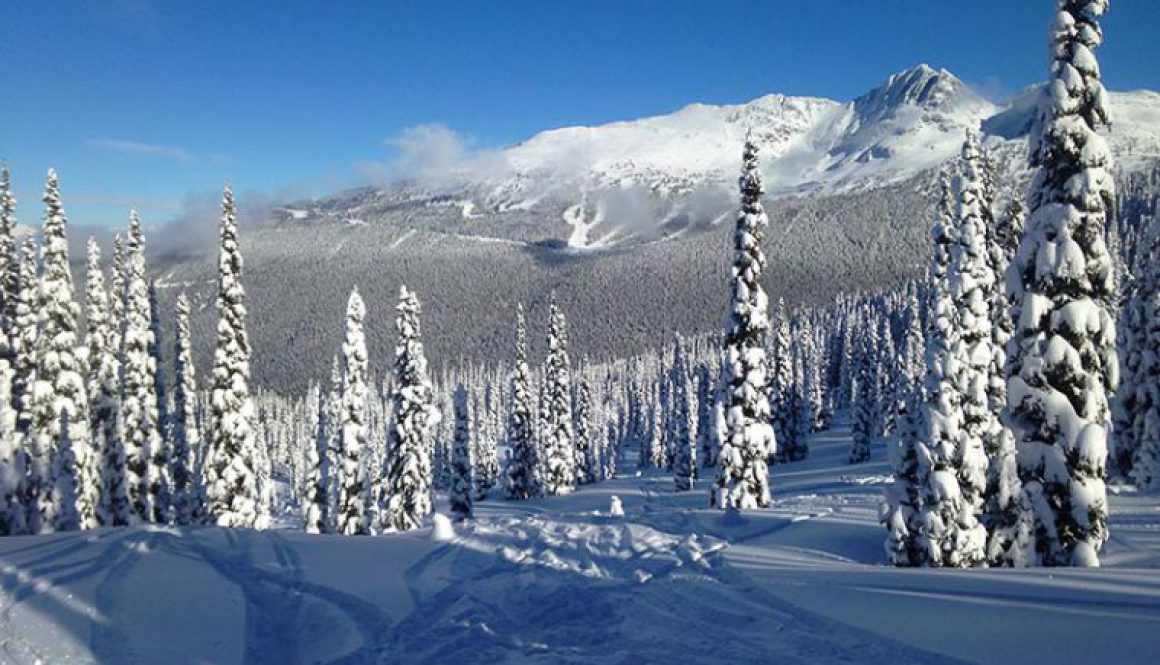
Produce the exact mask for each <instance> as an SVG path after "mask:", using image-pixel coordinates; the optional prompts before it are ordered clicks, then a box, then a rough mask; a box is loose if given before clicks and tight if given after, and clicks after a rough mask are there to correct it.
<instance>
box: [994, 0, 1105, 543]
mask: <svg viewBox="0 0 1160 665" xmlns="http://www.w3.org/2000/svg"><path fill="white" fill-rule="evenodd" d="M1106 9H1107V2H1106V0H1061V2H1060V3H1059V9H1058V11H1057V13H1056V17H1055V20H1054V21H1053V22H1052V26H1051V75H1050V79H1049V82H1048V86H1047V90H1048V95H1047V98H1046V100H1045V101H1044V103H1043V105H1042V106H1041V108H1040V114H1039V117H1038V119H1037V122H1036V127H1034V128H1033V130H1032V133H1031V143H1030V152H1031V165H1032V166H1033V167H1035V168H1037V169H1038V171H1037V172H1036V174H1035V177H1034V180H1033V181H1032V185H1031V191H1030V195H1029V206H1028V207H1029V208H1030V211H1031V212H1030V218H1029V220H1028V227H1027V231H1026V233H1025V234H1024V236H1023V239H1022V242H1021V243H1020V246H1019V252H1018V254H1017V255H1016V257H1015V260H1014V262H1013V263H1012V264H1011V269H1010V272H1009V276H1008V280H1007V281H1008V287H1009V289H1010V295H1011V298H1012V302H1013V304H1014V305H1015V306H1016V307H1018V311H1017V313H1016V314H1015V315H1014V320H1015V321H1017V322H1018V324H1017V326H1018V327H1017V328H1016V330H1015V332H1014V336H1013V337H1012V340H1011V345H1010V348H1011V353H1010V354H1009V355H1010V368H1009V372H1008V374H1009V376H1010V380H1009V381H1008V384H1007V389H1008V395H1007V401H1008V407H1009V409H1010V415H1009V423H1010V425H1011V428H1012V431H1013V432H1014V435H1015V440H1016V443H1017V445H1018V448H1019V475H1020V478H1021V479H1022V481H1023V485H1024V488H1025V490H1026V491H1027V492H1028V495H1029V497H1030V500H1031V505H1032V507H1033V509H1034V511H1035V534H1036V552H1037V554H1038V555H1039V557H1040V559H1041V561H1042V563H1044V564H1047V565H1098V564H1099V555H1098V552H1099V550H1100V548H1102V547H1103V544H1104V542H1105V541H1106V540H1107V538H1108V525H1107V515H1108V509H1107V498H1106V489H1105V486H1104V476H1105V465H1106V459H1107V429H1108V425H1109V422H1108V421H1109V410H1108V393H1109V391H1111V390H1113V389H1114V388H1115V384H1116V378H1117V366H1116V352H1115V348H1114V341H1115V337H1116V335H1115V324H1114V322H1113V319H1112V316H1111V312H1110V308H1109V301H1110V299H1111V298H1112V296H1113V295H1114V293H1115V271H1114V266H1113V264H1112V260H1111V256H1110V255H1109V253H1108V251H1107V247H1106V246H1105V243H1104V223H1105V220H1106V217H1107V211H1108V209H1109V208H1110V207H1111V205H1112V195H1113V182H1112V174H1111V170H1110V169H1111V166H1112V158H1111V154H1110V152H1109V151H1108V147H1107V144H1106V142H1105V141H1104V139H1103V137H1101V136H1100V135H1099V134H1097V133H1096V130H1097V129H1098V128H1099V127H1101V126H1103V125H1106V124H1107V112H1106V110H1105V104H1106V97H1107V95H1106V93H1105V92H1104V88H1103V85H1102V84H1101V83H1100V71H1099V64H1098V63H1097V61H1096V58H1095V55H1094V49H1095V48H1096V47H1097V46H1099V45H1100V43H1101V41H1102V40H1103V33H1102V31H1101V29H1100V26H1099V23H1098V19H1099V17H1100V16H1101V15H1102V14H1103V13H1104V11H1105V10H1106Z"/></svg>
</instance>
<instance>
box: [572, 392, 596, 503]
mask: <svg viewBox="0 0 1160 665" xmlns="http://www.w3.org/2000/svg"><path fill="white" fill-rule="evenodd" d="M573 415H574V417H575V424H574V429H573V431H574V432H575V435H576V436H575V438H576V464H575V466H576V484H577V485H587V484H589V483H594V482H596V479H597V478H598V477H599V476H600V472H599V470H598V467H599V465H600V464H599V459H598V455H597V450H596V448H597V444H596V437H597V432H594V431H593V427H592V387H591V386H590V385H589V383H588V379H587V378H585V377H583V376H582V377H581V378H580V380H579V381H578V382H577V383H576V408H575V410H574V413H573Z"/></svg>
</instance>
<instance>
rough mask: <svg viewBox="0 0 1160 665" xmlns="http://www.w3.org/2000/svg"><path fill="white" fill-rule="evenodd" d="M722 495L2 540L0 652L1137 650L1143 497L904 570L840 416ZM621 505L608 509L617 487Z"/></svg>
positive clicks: (583, 497)
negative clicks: (1078, 543) (1062, 555)
mask: <svg viewBox="0 0 1160 665" xmlns="http://www.w3.org/2000/svg"><path fill="white" fill-rule="evenodd" d="M811 443H812V447H811V452H810V459H809V460H808V461H806V462H801V463H795V464H789V465H785V466H778V467H774V469H773V482H774V487H775V493H776V498H777V504H776V507H774V508H773V509H770V510H763V511H755V512H750V513H745V514H744V515H743V516H741V517H739V518H737V517H728V516H726V515H723V514H721V513H719V512H716V511H711V510H708V509H707V508H706V497H707V493H706V491H705V482H707V481H702V482H701V483H700V484H699V487H698V491H696V492H692V493H681V494H678V493H675V492H674V491H673V490H672V483H671V481H670V479H669V478H667V477H661V476H656V477H650V476H646V477H641V478H635V477H629V478H621V479H617V480H615V481H612V482H609V483H604V484H600V485H596V486H590V487H586V488H584V489H582V490H581V491H579V492H577V493H576V494H574V495H572V496H569V497H562V498H554V499H542V500H536V501H528V502H507V501H503V500H495V501H487V502H482V503H481V504H478V505H477V511H478V516H477V519H476V520H475V521H474V522H473V523H471V524H470V525H466V526H465V525H457V526H456V530H457V535H456V537H455V538H454V539H453V540H451V541H447V542H440V541H437V540H434V539H432V538H431V533H430V529H425V530H423V531H418V532H412V533H407V534H401V535H390V536H383V537H378V538H357V537H340V536H312V535H306V534H302V533H297V532H292V531H280V530H272V531H264V532H253V531H241V530H236V531H226V530H221V529H215V528H196V529H166V528H133V529H106V530H100V531H95V532H86V533H71V534H58V535H53V536H40V537H14V538H5V539H2V540H0V586H2V589H3V593H2V596H0V662H4V663H34V662H42V663H73V662H90V661H97V662H108V663H235V662H253V663H297V662H304V663H306V662H309V663H314V662H339V663H363V662H391V663H475V662H489V663H495V662H516V663H585V664H590V663H633V664H636V663H654V662H655V663H673V662H695V663H714V662H729V663H802V664H807V663H808V664H810V665H817V664H820V663H836V662H841V663H892V664H900V663H948V662H976V663H988V664H992V663H995V664H997V663H1015V662H1018V663H1028V662H1042V663H1068V662H1098V663H1109V664H1111V663H1115V664H1117V665H1119V664H1128V663H1154V662H1156V658H1157V655H1158V654H1160V571H1158V570H1157V567H1158V566H1160V497H1155V496H1152V497H1140V496H1136V495H1134V494H1132V493H1128V492H1122V493H1116V492H1115V491H1114V489H1113V493H1112V498H1111V500H1112V534H1113V535H1112V540H1111V542H1110V543H1109V544H1108V547H1107V550H1106V552H1105V555H1104V557H1103V561H1104V564H1105V566H1106V567H1105V568H1102V569H1095V570H1091V569H1088V570H1071V569H1068V570H1061V569H1052V570H1047V569H1041V570H1030V571H1027V570H1021V571H1013V570H972V571H946V570H898V569H894V568H889V567H886V566H885V565H883V561H884V556H883V552H882V540H883V536H884V531H883V529H882V528H881V527H880V526H879V525H878V524H877V504H878V501H879V496H880V490H881V484H882V483H884V482H887V480H888V475H887V474H888V470H887V467H886V464H885V462H884V458H885V453H884V451H883V450H882V449H881V448H877V449H875V451H874V458H873V461H872V462H871V463H868V464H863V465H859V466H849V465H847V464H846V463H845V458H846V455H847V453H848V446H849V439H848V432H847V431H846V429H845V428H838V429H837V430H835V431H833V432H829V433H822V434H819V435H817V436H816V437H815V438H814V439H813V441H812V442H811ZM613 495H615V496H618V497H619V498H620V499H621V501H622V502H623V504H624V510H625V516H624V517H613V516H610V515H609V514H608V510H609V505H610V501H611V497H612V496H613Z"/></svg>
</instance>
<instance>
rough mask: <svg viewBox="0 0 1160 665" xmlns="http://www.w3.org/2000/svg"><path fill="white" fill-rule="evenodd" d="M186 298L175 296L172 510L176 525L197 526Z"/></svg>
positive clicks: (193, 382)
mask: <svg viewBox="0 0 1160 665" xmlns="http://www.w3.org/2000/svg"><path fill="white" fill-rule="evenodd" d="M189 311H190V310H189V298H187V297H186V296H185V294H184V293H182V294H181V295H179V296H177V305H176V307H175V314H176V322H175V325H174V331H175V334H174V336H173V407H174V412H173V414H172V420H171V423H172V427H171V429H170V432H171V434H172V439H173V453H172V464H173V467H172V469H173V470H172V478H173V509H174V520H175V521H176V522H177V524H196V523H197V518H198V513H199V512H200V511H199V508H198V506H199V504H200V503H201V494H202V490H201V488H200V485H201V481H200V479H199V478H198V476H197V474H196V473H194V471H195V469H194V466H195V464H194V459H195V452H194V451H196V450H197V449H198V448H200V447H201V433H200V431H199V430H198V427H197V377H196V376H195V371H194V366H193V343H192V337H191V335H190V331H189Z"/></svg>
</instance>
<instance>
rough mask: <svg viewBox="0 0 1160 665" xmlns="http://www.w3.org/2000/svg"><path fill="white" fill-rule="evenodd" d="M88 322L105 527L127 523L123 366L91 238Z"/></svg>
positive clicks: (98, 255)
mask: <svg viewBox="0 0 1160 665" xmlns="http://www.w3.org/2000/svg"><path fill="white" fill-rule="evenodd" d="M85 299H86V310H85V314H86V315H85V318H86V319H87V320H88V331H87V335H86V346H87V347H88V370H89V375H88V394H89V431H90V432H91V433H92V440H93V448H94V453H95V454H97V455H98V458H99V464H100V474H99V478H100V482H101V484H100V489H101V500H100V503H99V506H98V511H97V517H98V519H99V520H100V522H101V524H103V525H113V526H122V525H125V524H128V523H129V514H128V505H129V504H128V497H127V495H126V493H125V448H124V444H123V442H122V440H121V376H120V374H121V362H120V360H119V354H118V349H117V347H116V343H117V336H116V335H115V332H114V328H115V326H116V325H117V324H116V322H114V321H112V320H111V319H110V318H109V314H110V312H109V295H108V293H107V292H106V291H105V277H104V273H103V272H102V271H101V250H100V247H99V246H98V245H97V241H96V239H94V238H90V239H89V245H88V270H87V280H86V283H85Z"/></svg>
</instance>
